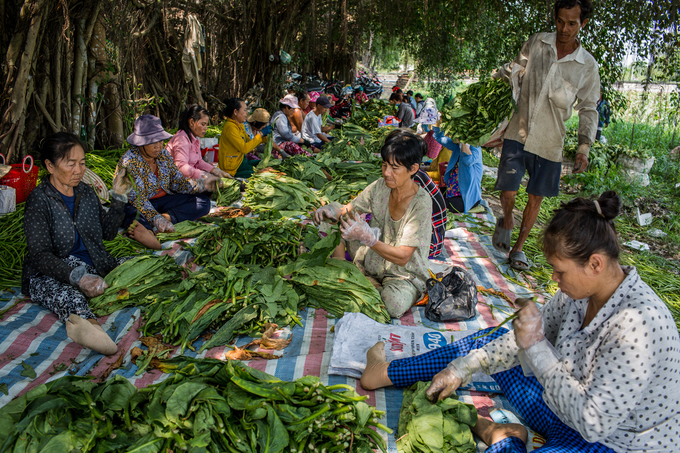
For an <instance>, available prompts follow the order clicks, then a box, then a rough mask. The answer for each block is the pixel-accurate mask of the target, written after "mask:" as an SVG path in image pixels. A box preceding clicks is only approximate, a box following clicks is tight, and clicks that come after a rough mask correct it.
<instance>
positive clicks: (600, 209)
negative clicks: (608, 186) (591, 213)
mask: <svg viewBox="0 0 680 453" xmlns="http://www.w3.org/2000/svg"><path fill="white" fill-rule="evenodd" d="M593 203H595V209H597V213H598V214H600V216H601V217H602V218H603V219H604V218H605V217H604V214H602V208H600V203H599V202H598V201H597V200H593Z"/></svg>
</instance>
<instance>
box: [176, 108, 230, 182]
mask: <svg viewBox="0 0 680 453" xmlns="http://www.w3.org/2000/svg"><path fill="white" fill-rule="evenodd" d="M209 120H210V117H209V116H208V110H206V109H205V108H204V107H201V106H200V105H197V104H193V105H190V106H188V107H187V108H186V110H184V111H183V112H182V114H181V115H180V117H179V130H178V131H177V133H176V134H175V135H174V137H172V138H171V139H170V141H169V142H168V144H167V145H166V149H167V150H168V152H169V153H170V155H171V156H172V158H173V159H174V161H175V165H177V168H179V171H181V172H182V174H183V175H184V177H185V178H188V179H201V178H208V177H209V176H208V173H209V174H212V175H214V176H217V177H220V178H231V176H230V175H229V173H226V172H224V171H222V170H220V169H219V168H218V167H213V166H212V165H211V164H209V163H207V162H206V161H204V160H203V157H202V156H201V142H200V140H199V138H201V137H203V136H204V135H205V132H206V130H208V122H209Z"/></svg>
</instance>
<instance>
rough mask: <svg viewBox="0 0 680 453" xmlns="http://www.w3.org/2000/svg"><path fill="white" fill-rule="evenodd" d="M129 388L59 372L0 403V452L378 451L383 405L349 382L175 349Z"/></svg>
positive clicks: (381, 443) (124, 384)
mask: <svg viewBox="0 0 680 453" xmlns="http://www.w3.org/2000/svg"><path fill="white" fill-rule="evenodd" d="M160 367H161V369H162V370H164V371H166V372H171V371H172V372H174V375H173V376H170V377H168V378H167V379H166V380H164V381H163V382H161V383H159V384H155V385H151V386H149V387H146V388H144V389H141V390H137V389H136V388H135V386H134V385H132V384H131V383H130V382H129V381H128V380H127V379H125V378H123V377H121V376H115V377H114V378H112V379H109V380H107V381H106V382H104V383H101V384H98V383H95V382H94V381H92V380H90V379H88V378H86V377H80V376H65V377H62V378H60V379H56V380H54V381H51V382H48V383H46V384H42V385H39V386H38V387H36V388H34V389H32V390H30V391H29V392H27V393H26V394H24V395H22V396H20V397H18V398H16V399H14V400H13V401H11V402H10V403H8V404H7V405H5V406H4V407H3V408H2V409H0V425H1V426H2V427H3V429H2V430H0V445H1V446H2V451H14V452H19V451H43V452H52V451H53V452H71V451H79V452H83V453H86V452H102V453H103V452H136V453H142V452H143V453H151V452H154V453H159V452H164V453H165V452H179V451H189V452H194V453H199V452H205V453H218V452H241V453H259V452H269V453H281V452H292V453H301V452H314V451H318V452H324V451H325V452H330V451H349V450H350V445H351V448H352V450H353V451H356V452H363V453H368V452H371V451H372V449H373V448H376V447H377V448H380V449H381V450H382V451H383V452H384V451H385V449H386V445H385V442H384V440H383V438H382V437H381V436H380V434H378V433H377V432H376V431H374V430H373V429H372V428H373V427H375V428H378V429H380V430H383V431H387V432H391V430H390V429H389V428H387V427H385V426H383V425H381V424H380V423H378V421H377V419H378V418H379V417H381V416H383V415H384V412H380V411H377V410H376V409H375V408H373V407H371V406H369V405H368V404H366V403H365V402H364V400H365V399H367V398H368V397H367V396H359V395H358V394H357V393H356V391H354V390H353V389H352V388H351V387H349V386H345V385H336V386H330V387H326V386H324V385H323V384H321V382H320V381H319V378H317V377H314V376H305V377H302V378H300V379H298V380H297V381H295V382H285V381H281V380H280V379H278V378H276V377H274V376H271V375H269V374H266V373H264V372H261V371H257V370H255V369H252V368H249V367H247V366H245V365H243V364H242V363H241V362H234V361H229V362H221V361H219V360H213V359H190V358H188V357H179V358H177V359H172V360H169V361H167V362H162V363H161V364H160Z"/></svg>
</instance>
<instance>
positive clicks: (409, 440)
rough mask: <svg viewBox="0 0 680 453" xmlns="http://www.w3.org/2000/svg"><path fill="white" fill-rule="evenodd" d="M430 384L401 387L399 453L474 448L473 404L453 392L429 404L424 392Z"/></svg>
mask: <svg viewBox="0 0 680 453" xmlns="http://www.w3.org/2000/svg"><path fill="white" fill-rule="evenodd" d="M429 386H430V383H429V382H422V381H421V382H418V383H416V384H415V385H413V386H412V387H410V388H408V389H407V390H404V398H403V400H402V404H401V413H400V414H399V437H398V440H397V449H398V450H399V453H439V452H443V451H446V452H450V453H474V452H475V451H477V443H476V442H475V439H474V437H473V436H472V431H470V428H471V427H473V426H475V425H476V424H477V409H475V406H473V405H472V404H465V403H463V402H462V401H459V400H458V399H457V398H455V397H453V396H450V397H448V398H446V399H444V400H442V401H439V400H438V401H437V402H436V403H434V404H432V403H431V402H430V400H428V399H427V396H426V395H425V391H426V390H427V388H428V387H429ZM454 396H455V393H454Z"/></svg>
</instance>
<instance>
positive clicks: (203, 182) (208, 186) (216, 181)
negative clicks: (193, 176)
mask: <svg viewBox="0 0 680 453" xmlns="http://www.w3.org/2000/svg"><path fill="white" fill-rule="evenodd" d="M198 183H199V186H202V189H203V191H208V192H215V191H216V190H217V187H222V179H220V178H218V177H217V176H214V175H211V174H210V173H203V174H202V175H201V179H199V180H198Z"/></svg>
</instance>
